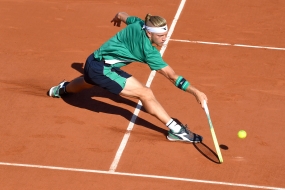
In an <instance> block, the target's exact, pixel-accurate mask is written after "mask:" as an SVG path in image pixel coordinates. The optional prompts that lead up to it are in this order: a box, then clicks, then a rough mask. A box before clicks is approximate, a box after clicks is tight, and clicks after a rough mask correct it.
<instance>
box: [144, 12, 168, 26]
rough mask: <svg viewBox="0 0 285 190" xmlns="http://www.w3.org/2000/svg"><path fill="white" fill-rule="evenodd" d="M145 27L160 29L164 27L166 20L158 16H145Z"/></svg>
mask: <svg viewBox="0 0 285 190" xmlns="http://www.w3.org/2000/svg"><path fill="white" fill-rule="evenodd" d="M144 22H145V25H147V26H150V24H151V25H153V26H155V27H162V26H165V25H166V20H165V19H164V18H162V17H160V16H152V15H151V14H149V13H148V14H147V15H146V16H145V21H144Z"/></svg>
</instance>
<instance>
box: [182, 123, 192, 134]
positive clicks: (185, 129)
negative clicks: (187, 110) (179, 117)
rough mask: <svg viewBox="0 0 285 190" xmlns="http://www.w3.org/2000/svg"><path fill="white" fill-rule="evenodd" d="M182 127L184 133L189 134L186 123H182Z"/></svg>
mask: <svg viewBox="0 0 285 190" xmlns="http://www.w3.org/2000/svg"><path fill="white" fill-rule="evenodd" d="M182 128H183V129H184V131H185V133H187V134H190V131H189V129H188V126H187V124H185V125H182Z"/></svg>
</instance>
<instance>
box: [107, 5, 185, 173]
mask: <svg viewBox="0 0 285 190" xmlns="http://www.w3.org/2000/svg"><path fill="white" fill-rule="evenodd" d="M185 2H186V0H182V1H181V3H180V5H179V8H178V10H177V12H176V15H175V17H174V19H173V21H172V23H171V26H170V29H169V31H168V34H167V37H166V40H165V42H164V44H163V46H162V48H161V50H160V54H161V56H163V54H164V51H165V50H166V47H167V44H168V42H169V39H170V37H171V35H172V33H173V31H174V28H175V25H176V23H177V20H178V18H179V16H180V13H181V12H182V9H183V7H184V5H185ZM155 73H156V72H155V71H151V73H150V75H149V77H148V80H147V83H146V86H147V87H150V85H151V82H152V80H153V78H154V76H155ZM141 107H142V103H141V101H139V102H138V104H137V107H136V109H135V111H134V113H133V116H132V118H131V121H130V123H129V125H128V128H127V131H126V133H125V135H124V137H123V140H122V141H121V144H120V146H119V148H118V150H117V153H116V155H115V158H114V160H113V162H112V164H111V166H110V169H109V171H110V172H115V170H116V168H117V166H118V163H119V161H120V159H121V156H122V154H123V151H124V149H125V147H126V145H127V142H128V139H129V137H130V134H131V131H132V129H133V127H134V124H135V121H136V119H137V116H138V113H139V112H140V109H141Z"/></svg>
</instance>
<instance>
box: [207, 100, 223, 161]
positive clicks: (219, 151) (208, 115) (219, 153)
mask: <svg viewBox="0 0 285 190" xmlns="http://www.w3.org/2000/svg"><path fill="white" fill-rule="evenodd" d="M204 110H205V112H206V115H207V118H208V122H209V125H210V130H211V134H212V138H213V141H214V145H215V148H216V152H217V154H218V158H219V161H220V163H223V157H222V153H221V150H220V147H219V143H218V140H217V137H216V133H215V131H214V126H213V124H212V121H211V117H210V112H209V109H208V106H207V103H206V100H204Z"/></svg>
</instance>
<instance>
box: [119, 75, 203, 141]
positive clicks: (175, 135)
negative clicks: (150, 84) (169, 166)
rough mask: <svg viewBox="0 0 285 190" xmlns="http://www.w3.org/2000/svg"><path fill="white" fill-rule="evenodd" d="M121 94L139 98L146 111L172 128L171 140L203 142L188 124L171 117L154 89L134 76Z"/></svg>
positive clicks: (129, 79) (169, 138) (169, 136)
mask: <svg viewBox="0 0 285 190" xmlns="http://www.w3.org/2000/svg"><path fill="white" fill-rule="evenodd" d="M120 95H122V96H128V97H135V98H138V99H139V100H140V101H141V102H142V104H143V106H144V108H145V109H146V111H147V112H148V113H149V114H151V115H153V116H155V117H156V118H157V119H159V120H160V121H161V122H162V123H164V124H165V125H166V126H167V127H169V128H170V130H169V132H168V136H167V138H168V140H170V141H185V142H194V143H197V142H201V141H202V137H201V136H200V135H197V134H195V133H192V132H191V131H189V129H187V126H186V125H185V126H184V125H183V124H182V123H181V122H179V121H178V120H177V119H173V118H171V117H170V116H169V115H168V114H167V112H166V111H165V109H164V108H163V107H162V106H161V104H160V103H159V102H158V101H157V100H156V98H155V96H154V94H153V92H152V90H151V89H150V88H147V87H145V86H143V85H142V84H141V83H140V82H139V81H138V80H136V79H135V78H134V77H130V78H128V79H127V80H126V83H125V86H124V89H123V90H122V91H121V93H120Z"/></svg>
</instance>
